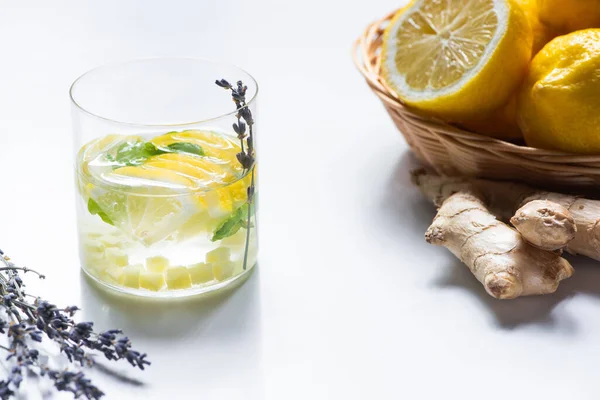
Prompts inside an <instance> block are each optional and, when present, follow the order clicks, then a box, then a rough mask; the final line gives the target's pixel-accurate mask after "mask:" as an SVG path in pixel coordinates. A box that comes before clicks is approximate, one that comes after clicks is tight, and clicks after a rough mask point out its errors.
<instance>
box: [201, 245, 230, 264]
mask: <svg viewBox="0 0 600 400" xmlns="http://www.w3.org/2000/svg"><path fill="white" fill-rule="evenodd" d="M230 258H231V250H230V249H229V247H222V246H221V247H217V248H216V249H214V250H211V251H209V252H208V253H206V262H207V263H219V262H227V261H229V260H230Z"/></svg>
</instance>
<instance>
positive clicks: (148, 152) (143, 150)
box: [114, 141, 165, 166]
mask: <svg viewBox="0 0 600 400" xmlns="http://www.w3.org/2000/svg"><path fill="white" fill-rule="evenodd" d="M163 153H165V151H164V150H161V149H158V148H157V147H156V146H155V145H153V144H152V143H150V142H142V141H138V142H133V143H131V142H127V143H123V144H122V145H121V146H119V148H118V149H117V153H116V155H115V157H114V161H115V162H117V163H118V164H120V165H124V166H136V165H141V164H143V163H144V161H146V159H148V158H149V157H152V156H156V155H158V154H163Z"/></svg>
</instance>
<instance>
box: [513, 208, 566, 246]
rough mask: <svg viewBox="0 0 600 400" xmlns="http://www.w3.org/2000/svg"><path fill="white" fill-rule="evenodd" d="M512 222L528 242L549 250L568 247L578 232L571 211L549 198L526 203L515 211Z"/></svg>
mask: <svg viewBox="0 0 600 400" xmlns="http://www.w3.org/2000/svg"><path fill="white" fill-rule="evenodd" d="M510 223H511V224H512V225H513V226H514V227H515V229H516V230H517V231H519V233H520V234H521V236H523V239H525V240H526V241H527V242H529V243H530V244H532V245H534V246H536V247H539V248H540V249H544V250H549V251H556V250H561V249H563V248H565V247H567V245H568V244H569V242H570V241H571V240H573V239H574V238H575V234H576V233H577V226H576V224H575V221H574V219H573V215H572V214H571V212H569V210H567V209H566V208H565V207H563V206H561V205H560V204H557V203H554V202H553V201H548V200H532V201H530V202H528V203H525V205H524V206H523V207H521V208H519V209H518V210H517V211H516V212H515V215H514V216H513V217H512V218H511V219H510Z"/></svg>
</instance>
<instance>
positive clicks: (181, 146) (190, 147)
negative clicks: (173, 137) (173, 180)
mask: <svg viewBox="0 0 600 400" xmlns="http://www.w3.org/2000/svg"><path fill="white" fill-rule="evenodd" d="M167 147H168V148H169V149H170V150H173V151H174V152H176V153H189V154H196V155H198V156H203V155H204V150H203V149H202V147H200V146H198V145H197V144H195V143H189V142H176V143H171V144H170V145H168V146H167Z"/></svg>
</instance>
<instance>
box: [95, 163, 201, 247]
mask: <svg viewBox="0 0 600 400" xmlns="http://www.w3.org/2000/svg"><path fill="white" fill-rule="evenodd" d="M106 175H107V176H106V178H105V180H107V181H112V182H113V183H117V184H119V183H120V184H121V185H122V190H118V189H116V188H110V189H105V188H103V187H100V186H95V185H93V184H90V185H89V188H88V193H89V198H91V199H92V200H94V202H95V203H96V204H97V205H98V207H99V208H100V209H101V210H102V211H103V212H104V213H105V214H106V216H107V217H108V219H109V220H110V221H111V222H112V223H113V224H114V225H115V226H116V227H117V228H119V229H120V230H121V231H123V232H124V233H125V234H126V235H128V236H129V237H131V238H133V239H135V240H136V241H138V242H139V243H142V244H144V245H146V246H149V245H152V244H154V243H157V242H159V241H161V240H163V239H165V238H166V237H168V236H169V235H170V234H171V233H172V232H173V231H176V230H177V229H179V228H180V227H181V226H182V225H184V224H185V222H186V221H187V220H188V219H190V218H191V217H192V216H193V215H194V214H195V213H197V212H198V211H199V210H200V209H201V204H200V203H199V202H198V201H197V199H196V198H195V196H193V195H191V194H181V195H179V193H180V192H181V191H182V190H188V188H190V187H193V182H192V181H191V180H189V179H187V178H185V177H183V176H181V175H179V174H177V173H175V172H173V171H170V170H163V169H147V168H143V167H122V168H118V169H116V170H115V171H113V172H111V173H110V174H106Z"/></svg>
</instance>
